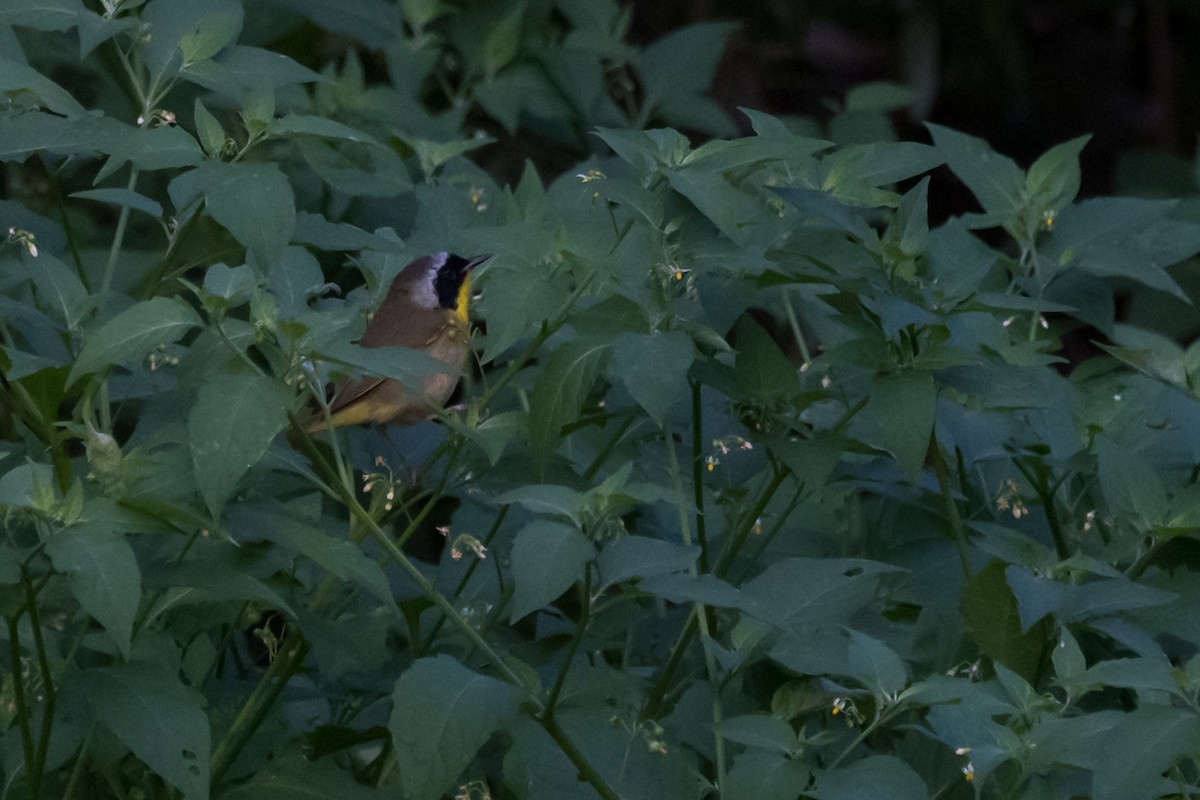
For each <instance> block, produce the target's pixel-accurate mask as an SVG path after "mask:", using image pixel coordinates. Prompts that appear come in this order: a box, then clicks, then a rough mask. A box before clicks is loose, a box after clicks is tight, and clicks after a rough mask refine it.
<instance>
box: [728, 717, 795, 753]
mask: <svg viewBox="0 0 1200 800" xmlns="http://www.w3.org/2000/svg"><path fill="white" fill-rule="evenodd" d="M719 733H720V734H721V736H722V738H724V739H727V740H729V741H731V742H737V743H738V744H744V745H746V746H747V747H757V748H760V749H762V750H772V751H776V752H779V753H782V754H785V755H786V754H790V753H794V752H796V750H797V749H798V742H797V740H796V732H795V731H794V730H792V726H791V725H789V724H787V723H786V722H784V721H783V720H781V719H779V717H773V716H771V715H769V714H744V715H742V716H740V717H733V718H732V719H727V720H725V721H724V722H722V723H721V727H720V729H719Z"/></svg>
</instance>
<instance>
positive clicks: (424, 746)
mask: <svg viewBox="0 0 1200 800" xmlns="http://www.w3.org/2000/svg"><path fill="white" fill-rule="evenodd" d="M520 701H521V693H520V691H519V690H517V689H516V688H515V687H513V686H509V685H508V684H506V683H502V682H501V681H498V680H496V679H495V678H488V677H485V676H483V675H479V674H477V673H474V672H472V671H470V670H469V669H467V668H466V667H464V666H463V665H462V664H460V663H458V662H457V661H455V660H454V659H453V658H450V657H449V656H444V655H442V656H437V657H435V658H422V659H419V660H418V661H416V662H414V663H413V665H412V666H411V667H409V668H408V669H407V670H405V672H404V674H403V675H401V676H400V679H399V680H398V681H396V686H395V689H394V691H393V692H392V714H391V718H390V719H389V720H388V731H389V732H390V733H391V735H392V742H393V744H394V746H395V758H396V763H397V764H398V765H399V767H400V784H401V785H402V786H403V787H404V793H405V795H406V796H407V797H410V798H412V800H434V798H437V797H441V796H442V793H443V792H445V791H446V790H447V789H449V788H450V786H451V785H452V784H454V782H455V781H456V780H458V778H459V776H460V775H461V774H462V772H463V770H464V769H466V768H467V766H468V765H469V764H470V763H471V760H472V759H473V758H474V757H475V753H477V752H478V751H479V748H480V747H482V746H483V744H484V743H485V742H486V741H487V740H488V738H489V737H491V735H492V733H493V732H494V731H496V730H497V729H499V728H500V726H502V725H504V724H505V723H506V722H508V721H509V720H511V719H512V718H514V717H515V716H516V714H517V707H518V704H519V703H520Z"/></svg>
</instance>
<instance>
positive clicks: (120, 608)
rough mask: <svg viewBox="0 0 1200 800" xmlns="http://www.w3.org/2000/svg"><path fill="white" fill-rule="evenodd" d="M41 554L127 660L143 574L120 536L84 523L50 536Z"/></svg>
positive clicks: (106, 528)
mask: <svg viewBox="0 0 1200 800" xmlns="http://www.w3.org/2000/svg"><path fill="white" fill-rule="evenodd" d="M46 554H47V555H48V556H50V560H51V561H52V562H53V563H54V568H55V569H56V570H58V571H59V572H63V573H66V574H67V576H68V580H69V583H70V586H71V593H72V594H74V595H75V599H77V600H78V601H79V605H80V606H81V607H82V608H83V610H84V611H85V612H87V613H88V614H89V615H91V616H92V617H94V618H95V619H96V620H97V621H98V622H99V623H100V624H101V625H103V626H104V629H105V630H106V631H108V635H109V636H111V637H112V639H113V641H114V642H116V644H117V648H118V649H119V650H120V651H121V654H122V655H123V656H125V658H129V649H130V646H131V641H132V636H133V621H134V618H135V617H136V616H137V610H138V604H139V603H140V602H141V599H142V575H141V572H140V571H139V570H138V564H137V559H136V558H135V557H134V555H133V548H131V547H130V546H129V543H128V542H126V541H125V537H124V536H122V535H121V534H119V533H117V532H115V531H113V530H111V529H110V528H109V527H108V526H107V525H104V524H94V523H92V524H84V525H81V526H78V527H74V528H67V529H66V530H63V531H60V532H59V533H57V534H55V535H54V536H53V537H51V538H50V539H49V540H48V541H47V542H46Z"/></svg>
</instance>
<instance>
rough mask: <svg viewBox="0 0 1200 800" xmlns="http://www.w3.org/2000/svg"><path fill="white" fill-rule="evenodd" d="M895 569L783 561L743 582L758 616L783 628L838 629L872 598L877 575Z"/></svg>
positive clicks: (837, 561) (850, 561)
mask: <svg viewBox="0 0 1200 800" xmlns="http://www.w3.org/2000/svg"><path fill="white" fill-rule="evenodd" d="M901 571H902V570H901V569H900V568H899V567H893V566H890V565H888V564H882V563H879V562H877V561H866V560H863V559H856V558H787V559H783V560H781V561H777V562H776V563H774V564H772V565H771V566H769V567H767V569H765V570H764V571H763V572H762V574H761V575H759V576H758V577H756V578H754V579H753V580H751V581H749V582H748V583H746V584H744V585H743V586H742V588H741V591H742V593H743V594H745V595H746V596H747V597H748V598H750V599H751V600H753V601H755V602H756V603H757V606H758V609H759V611H758V615H760V616H761V618H762V619H764V620H765V621H767V622H772V623H774V624H777V625H779V626H781V627H789V626H795V627H797V628H816V627H823V626H830V625H840V624H842V623H843V622H845V621H847V620H848V619H849V618H850V616H851V615H853V614H854V613H855V612H857V611H859V610H860V609H862V608H863V607H864V606H865V605H867V604H868V603H869V602H871V600H872V599H873V598H874V597H875V592H876V590H877V589H878V587H879V579H880V576H882V575H884V574H886V573H889V572H901Z"/></svg>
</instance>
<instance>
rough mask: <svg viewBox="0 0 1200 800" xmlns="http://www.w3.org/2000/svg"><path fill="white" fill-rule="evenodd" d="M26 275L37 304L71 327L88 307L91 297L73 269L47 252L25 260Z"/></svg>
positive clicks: (77, 323)
mask: <svg viewBox="0 0 1200 800" xmlns="http://www.w3.org/2000/svg"><path fill="white" fill-rule="evenodd" d="M24 261H25V267H26V269H28V270H29V277H30V278H31V279H32V280H33V285H34V286H35V287H37V291H38V301H39V302H38V306H39V307H41V308H42V309H43V310H44V311H46V312H47V313H49V314H52V315H53V316H54V317H55V318H56V319H58V320H59V321H61V322H62V323H63V324H64V325H66V326H67V329H68V330H75V329H76V328H77V327H78V326H79V323H80V322H82V321H83V317H84V315H85V314H86V313H87V312H88V311H89V310H90V309H91V305H92V300H91V298H90V297H89V295H88V291H87V289H86V288H85V287H84V285H83V282H82V281H81V280H79V275H78V274H77V273H76V272H75V270H73V269H71V268H70V267H68V266H67V265H66V264H64V263H63V262H62V261H59V260H58V259H57V258H55V257H54V256H52V255H50V254H49V253H41V254H40V255H39V256H38V258H37V260H36V261H34V260H33V259H25V260H24Z"/></svg>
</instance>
